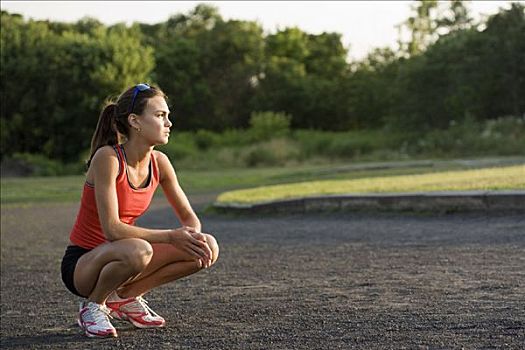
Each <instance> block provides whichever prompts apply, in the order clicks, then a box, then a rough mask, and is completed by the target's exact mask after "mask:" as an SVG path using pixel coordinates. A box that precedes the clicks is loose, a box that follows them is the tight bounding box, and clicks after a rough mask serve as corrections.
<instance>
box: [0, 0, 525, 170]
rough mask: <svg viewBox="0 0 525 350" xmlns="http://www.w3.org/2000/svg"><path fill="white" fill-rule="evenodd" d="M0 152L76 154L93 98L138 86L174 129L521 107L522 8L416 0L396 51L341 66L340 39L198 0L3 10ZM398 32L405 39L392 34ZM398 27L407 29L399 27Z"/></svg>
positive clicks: (349, 124)
mask: <svg viewBox="0 0 525 350" xmlns="http://www.w3.org/2000/svg"><path fill="white" fill-rule="evenodd" d="M1 28H2V30H1V57H0V59H1V61H0V63H1V71H0V81H1V83H0V84H1V100H2V102H1V107H0V108H1V113H0V117H1V124H0V127H1V128H0V130H1V131H0V132H1V154H2V157H4V156H6V155H11V154H13V153H15V152H27V153H39V154H44V155H45V156H47V157H49V158H52V159H58V160H61V161H65V162H68V161H76V160H78V157H79V154H80V153H81V152H83V151H85V150H86V149H87V148H88V147H89V143H90V137H91V134H92V132H93V130H94V128H95V126H96V123H97V119H98V113H99V111H100V108H101V107H102V102H103V101H104V99H105V98H107V97H108V96H110V95H111V94H115V93H117V92H119V91H122V90H123V89H124V88H125V87H127V86H131V85H133V84H135V83H137V82H150V83H154V84H158V85H159V86H160V87H161V88H162V89H163V90H164V91H165V92H166V93H167V95H168V96H169V97H170V101H169V103H170V105H171V108H172V110H173V119H174V123H175V128H176V129H178V130H199V129H206V130H212V131H223V130H226V129H232V128H245V127H247V126H248V125H249V120H250V115H251V114H252V112H254V111H274V112H284V113H286V114H287V115H289V116H291V120H290V122H291V127H292V128H293V129H319V130H332V131H348V130H377V129H384V130H394V129H395V130H397V131H400V130H401V131H402V132H405V133H406V134H407V137H410V135H417V134H421V133H424V132H427V131H431V130H435V129H440V128H441V129H444V128H447V127H448V126H449V125H451V123H457V122H461V121H463V120H465V119H469V120H474V121H484V120H488V119H494V118H497V117H500V116H505V115H514V116H521V115H523V114H524V113H525V99H524V98H523V96H525V64H523V62H525V7H524V6H523V5H522V4H519V3H512V4H511V7H510V8H509V9H501V10H500V11H499V13H497V14H495V15H493V16H491V17H489V18H487V19H485V20H481V21H478V22H477V23H475V22H474V21H473V20H472V19H471V17H470V15H469V12H468V3H466V2H465V1H458V0H454V1H450V2H448V3H441V2H437V1H416V2H414V3H413V14H412V15H411V17H410V18H408V19H407V20H406V22H404V23H402V24H400V26H399V27H398V29H399V31H400V41H399V48H398V49H397V50H392V49H389V48H377V49H375V50H374V51H372V52H371V53H369V55H368V56H367V57H366V58H365V59H362V60H359V61H349V60H348V51H349V49H350V48H347V47H345V46H344V45H343V44H342V40H341V34H339V33H322V34H310V33H307V32H305V31H303V30H301V29H300V28H296V27H292V28H285V29H281V30H277V31H276V32H275V33H270V34H265V33H264V31H263V29H262V28H261V26H260V24H258V23H257V22H253V21H241V20H225V19H223V18H222V17H221V15H220V13H219V11H218V10H217V8H215V7H213V6H210V5H205V4H201V5H198V6H196V7H195V8H194V9H193V10H191V11H189V12H188V13H185V14H182V13H179V14H175V15H173V16H171V17H170V18H169V19H168V20H167V21H165V22H162V23H157V24H145V23H134V24H132V25H131V26H126V25H125V24H116V25H111V26H106V25H104V24H102V23H101V22H99V21H97V20H95V19H92V18H84V19H81V20H79V21H77V22H75V23H61V22H54V21H34V20H26V19H24V18H23V17H22V16H20V15H17V14H11V13H7V12H5V11H2V14H1ZM403 33H405V37H408V39H403V35H402V34H403ZM406 34H408V35H406Z"/></svg>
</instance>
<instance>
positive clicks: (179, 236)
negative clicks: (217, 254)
mask: <svg viewBox="0 0 525 350" xmlns="http://www.w3.org/2000/svg"><path fill="white" fill-rule="evenodd" d="M168 237H169V243H171V244H173V245H176V246H177V247H179V248H180V249H182V250H183V251H185V252H187V253H188V254H190V255H192V256H194V257H195V258H196V259H199V260H200V261H201V264H202V267H205V268H206V267H210V266H211V259H212V252H211V249H210V247H209V246H208V243H207V242H206V235H205V234H203V233H201V232H197V231H196V230H195V228H193V227H189V226H184V227H181V228H178V229H175V230H171V231H170V232H169V233H168Z"/></svg>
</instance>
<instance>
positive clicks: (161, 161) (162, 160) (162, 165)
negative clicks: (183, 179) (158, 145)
mask: <svg viewBox="0 0 525 350" xmlns="http://www.w3.org/2000/svg"><path fill="white" fill-rule="evenodd" d="M153 156H154V157H155V159H156V160H157V164H158V167H159V171H160V180H161V182H162V180H164V179H168V178H172V177H173V175H175V169H174V168H173V165H172V164H171V161H170V159H169V158H168V156H167V155H166V154H164V153H163V152H161V151H157V150H153Z"/></svg>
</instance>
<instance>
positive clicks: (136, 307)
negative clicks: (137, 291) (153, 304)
mask: <svg viewBox="0 0 525 350" xmlns="http://www.w3.org/2000/svg"><path fill="white" fill-rule="evenodd" d="M126 306H131V309H133V311H136V312H141V313H145V314H146V315H149V316H154V317H159V315H157V314H156V313H155V311H153V310H152V309H151V308H150V307H149V306H148V302H147V301H146V300H145V299H144V298H142V297H141V296H138V297H136V298H135V300H134V301H133V302H131V303H129V304H128V305H126Z"/></svg>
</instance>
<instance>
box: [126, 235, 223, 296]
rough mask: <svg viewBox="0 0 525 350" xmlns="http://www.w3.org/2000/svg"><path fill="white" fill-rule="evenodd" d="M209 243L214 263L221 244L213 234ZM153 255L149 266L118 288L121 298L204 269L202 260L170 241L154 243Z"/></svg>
mask: <svg viewBox="0 0 525 350" xmlns="http://www.w3.org/2000/svg"><path fill="white" fill-rule="evenodd" d="M206 239H207V243H208V245H209V247H210V249H211V251H212V260H211V263H212V265H213V264H214V263H215V261H217V258H218V257H219V246H218V245H217V241H216V240H215V238H214V237H213V236H211V235H206ZM152 247H153V257H152V258H151V261H150V262H149V264H148V266H147V267H146V268H145V269H144V271H142V272H141V273H140V275H138V276H137V277H135V278H134V279H133V280H131V281H129V282H126V283H124V285H123V286H122V287H121V288H119V289H118V295H119V296H120V297H121V298H131V297H136V296H139V295H142V294H144V293H146V292H147V291H149V290H151V289H153V288H155V287H158V286H160V285H163V284H166V283H168V282H171V281H174V280H177V279H179V278H182V277H184V276H188V275H191V274H193V273H195V272H197V271H199V270H201V269H202V266H201V263H200V260H196V259H195V257H194V256H191V255H190V254H188V253H186V252H184V251H182V250H180V249H179V248H178V247H176V246H174V245H172V244H168V243H154V244H152Z"/></svg>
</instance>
